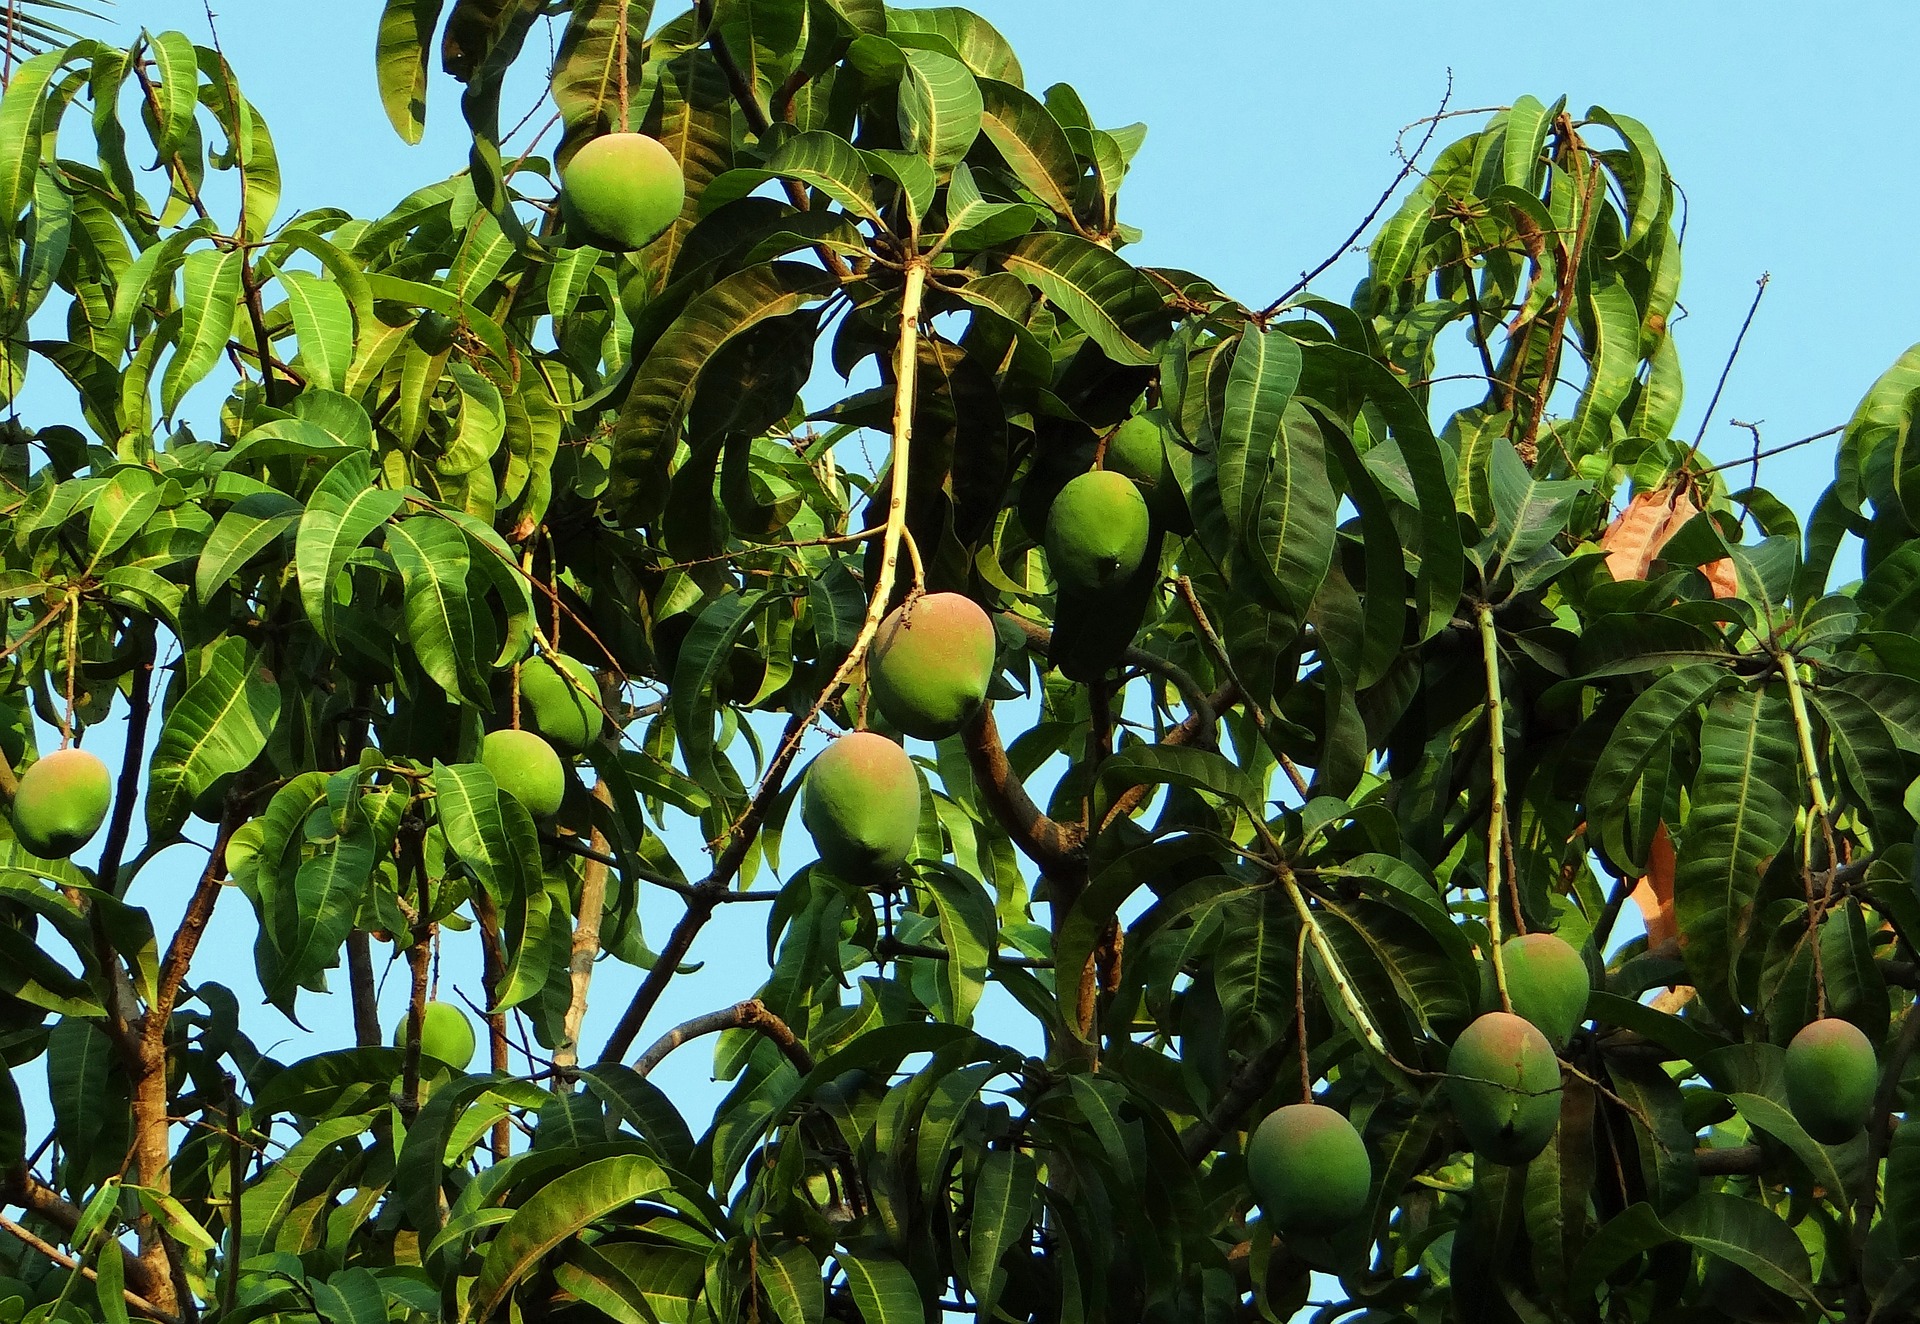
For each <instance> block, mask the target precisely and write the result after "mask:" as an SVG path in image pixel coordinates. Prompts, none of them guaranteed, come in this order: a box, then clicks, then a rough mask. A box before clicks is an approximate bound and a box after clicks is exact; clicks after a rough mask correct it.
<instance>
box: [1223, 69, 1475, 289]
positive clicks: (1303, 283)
mask: <svg viewBox="0 0 1920 1324" xmlns="http://www.w3.org/2000/svg"><path fill="white" fill-rule="evenodd" d="M1451 100H1453V70H1452V69H1451V68H1449V69H1448V70H1447V90H1446V91H1445V92H1444V93H1442V94H1441V97H1440V109H1439V110H1438V111H1436V112H1435V113H1434V114H1432V115H1430V116H1428V117H1427V132H1426V136H1425V137H1423V138H1421V139H1420V145H1419V146H1418V147H1416V148H1415V149H1414V152H1413V155H1412V156H1411V157H1404V158H1402V159H1403V160H1404V161H1405V164H1404V165H1402V166H1401V167H1400V170H1399V172H1398V173H1397V174H1395V175H1394V177H1393V182H1392V183H1391V184H1388V185H1387V188H1386V191H1385V192H1384V193H1382V194H1381V195H1380V200H1379V201H1378V202H1376V203H1374V204H1373V208H1372V210H1370V211H1369V212H1368V213H1367V214H1366V215H1365V216H1363V217H1361V218H1360V224H1358V225H1356V226H1354V227H1353V233H1352V234H1350V235H1348V236H1347V237H1346V238H1345V239H1342V240H1341V241H1340V246H1339V247H1338V248H1336V249H1334V250H1333V252H1331V253H1330V254H1328V255H1327V257H1326V259H1325V260H1324V261H1322V262H1321V263H1320V265H1319V266H1317V267H1315V268H1314V269H1313V270H1312V271H1303V272H1301V273H1300V279H1299V280H1298V281H1296V282H1294V285H1293V288H1291V289H1289V290H1288V291H1287V292H1286V293H1285V294H1283V295H1281V296H1280V297H1279V298H1277V299H1275V300H1274V301H1273V302H1272V303H1270V304H1268V305H1267V306H1266V307H1265V308H1262V309H1261V310H1260V312H1259V313H1258V314H1257V315H1256V316H1255V317H1254V321H1255V322H1256V323H1258V322H1264V321H1265V320H1266V319H1267V318H1269V317H1272V316H1273V315H1274V314H1275V313H1278V312H1279V311H1280V310H1281V309H1282V308H1284V307H1286V306H1287V302H1288V301H1289V300H1290V299H1292V298H1293V296H1294V295H1296V294H1298V293H1300V291H1302V290H1304V289H1306V288H1307V286H1309V285H1311V284H1312V283H1313V282H1314V280H1315V279H1316V278H1318V277H1319V275H1320V273H1322V272H1323V271H1325V270H1326V269H1327V268H1328V267H1331V266H1332V265H1333V264H1334V263H1336V262H1338V261H1339V260H1340V259H1341V258H1343V257H1345V256H1346V255H1347V250H1348V249H1350V248H1352V247H1353V245H1354V242H1355V241H1356V240H1358V239H1359V238H1360V236H1361V235H1363V234H1365V233H1366V231H1367V227H1368V226H1369V225H1372V224H1373V221H1374V218H1375V217H1376V216H1378V215H1379V214H1380V213H1381V211H1382V210H1383V209H1384V208H1385V207H1386V205H1387V202H1388V201H1389V200H1390V199H1391V198H1392V197H1393V195H1394V194H1395V193H1396V192H1398V191H1399V188H1400V185H1402V184H1403V183H1405V182H1406V179H1407V176H1408V175H1410V174H1412V173H1413V171H1414V162H1416V161H1418V160H1419V159H1420V154H1421V153H1422V152H1424V151H1426V150H1427V144H1428V143H1430V142H1432V141H1433V135H1434V133H1435V131H1436V130H1438V129H1439V127H1440V121H1441V120H1442V119H1444V118H1445V117H1446V111H1447V102H1449V101H1451ZM1419 122H1420V121H1418V120H1415V121H1414V123H1415V124H1418V123H1419ZM1408 127H1409V128H1411V127H1412V126H1411V125H1409V126H1408ZM1405 131H1406V130H1404V129H1403V130H1401V132H1402V133H1404V132H1405ZM1394 146H1395V149H1396V150H1398V147H1399V143H1398V142H1397V141H1396V143H1395V144H1394Z"/></svg>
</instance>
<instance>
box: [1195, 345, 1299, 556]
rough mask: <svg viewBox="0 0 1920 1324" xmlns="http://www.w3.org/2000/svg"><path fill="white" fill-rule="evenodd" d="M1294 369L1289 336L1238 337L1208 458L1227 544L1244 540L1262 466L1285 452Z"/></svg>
mask: <svg viewBox="0 0 1920 1324" xmlns="http://www.w3.org/2000/svg"><path fill="white" fill-rule="evenodd" d="M1300 365H1301V358H1300V346H1299V343H1298V342H1297V341H1295V340H1294V339H1293V337H1292V336H1289V335H1286V334H1284V333H1282V332H1279V331H1266V332H1262V331H1259V330H1257V329H1255V328H1253V327H1248V328H1246V329H1245V330H1243V331H1242V332H1241V333H1240V340H1239V344H1238V345H1237V346H1236V347H1235V349H1234V351H1233V366H1232V368H1231V369H1230V370H1229V372H1228V374H1227V392H1226V407H1225V409H1224V410H1223V411H1222V413H1221V416H1220V438H1219V441H1218V444H1217V445H1216V446H1215V448H1214V456H1213V469H1214V484H1215V486H1216V487H1217V489H1218V491H1219V498H1220V508H1221V510H1222V512H1223V513H1224V514H1225V516H1226V521H1227V524H1226V532H1227V543H1228V545H1229V546H1238V545H1240V544H1242V543H1243V542H1245V541H1246V540H1247V538H1248V534H1249V529H1250V526H1251V522H1252V519H1253V515H1254V509H1255V503H1256V502H1257V501H1258V499H1259V496H1260V491H1261V487H1262V485H1263V483H1264V481H1265V478H1266V473H1267V469H1268V466H1269V464H1270V462H1271V460H1272V457H1273V454H1274V452H1275V451H1276V450H1283V449H1284V448H1285V443H1284V442H1283V441H1282V438H1281V429H1282V427H1283V426H1284V423H1283V420H1284V419H1285V417H1286V411H1287V405H1288V404H1289V403H1291V402H1292V400H1293V391H1294V388H1295V387H1296V386H1298V385H1299V384H1300Z"/></svg>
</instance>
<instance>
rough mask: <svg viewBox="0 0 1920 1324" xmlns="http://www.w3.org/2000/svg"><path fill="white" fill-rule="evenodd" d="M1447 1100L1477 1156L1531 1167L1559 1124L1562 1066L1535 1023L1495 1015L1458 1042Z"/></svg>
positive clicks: (1501, 1013) (1467, 1031)
mask: <svg viewBox="0 0 1920 1324" xmlns="http://www.w3.org/2000/svg"><path fill="white" fill-rule="evenodd" d="M1447 1096H1448V1098H1450V1099H1451V1100H1452V1101H1453V1112H1454V1116H1455V1117H1457V1118H1458V1119H1459V1121H1460V1128H1461V1129H1462V1130H1463V1131H1465V1132H1466V1133H1467V1140H1468V1143H1470V1144H1471V1145H1472V1146H1473V1152H1474V1153H1475V1154H1477V1155H1479V1156H1480V1157H1482V1158H1485V1159H1490V1160H1492V1161H1493V1162H1495V1163H1525V1162H1527V1160H1529V1159H1531V1158H1533V1157H1534V1155H1536V1154H1538V1153H1539V1152H1540V1151H1541V1150H1543V1149H1545V1148H1546V1147H1547V1142H1548V1141H1550V1140H1552V1139H1553V1133H1554V1131H1555V1130H1556V1129H1557V1128H1558V1127H1559V1125H1560V1062H1559V1060H1558V1059H1557V1058H1555V1057H1554V1055H1553V1045H1551V1044H1549V1043H1548V1042H1547V1039H1546V1036H1545V1035H1543V1034H1541V1033H1540V1031H1539V1030H1537V1029H1535V1028H1534V1026H1533V1023H1532V1022H1531V1021H1527V1020H1524V1019H1522V1018H1521V1017H1519V1016H1515V1015H1513V1014H1512V1013H1510V1012H1504V1011H1490V1012H1488V1013H1487V1014H1486V1015H1484V1016H1482V1017H1480V1018H1479V1019H1478V1020H1476V1021H1474V1022H1473V1023H1472V1024H1471V1025H1469V1026H1467V1028H1466V1029H1464V1030H1462V1031H1461V1032H1460V1037H1459V1038H1458V1039H1456V1040H1454V1042H1453V1049H1452V1051H1451V1052H1449V1053H1448V1054H1447Z"/></svg>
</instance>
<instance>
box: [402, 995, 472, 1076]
mask: <svg viewBox="0 0 1920 1324" xmlns="http://www.w3.org/2000/svg"><path fill="white" fill-rule="evenodd" d="M426 1013H427V1015H426V1019H425V1020H424V1021H423V1022H422V1023H421V1026H420V1056H421V1057H430V1058H432V1059H433V1060H434V1061H436V1062H444V1063H445V1064H446V1065H448V1066H450V1067H452V1068H453V1069H454V1070H455V1071H465V1070H466V1069H467V1068H468V1067H469V1066H471V1065H472V1064H473V1054H474V1050H475V1048H477V1047H478V1043H477V1041H476V1040H475V1039H474V1037H473V1022H472V1021H469V1020H468V1019H467V1014H466V1013H465V1012H463V1011H461V1010H460V1008H458V1007H456V1006H454V1005H453V1004H452V1003H451V1002H429V1003H428V1004H427V1006H426ZM393 1046H394V1047H395V1048H405V1047H406V1046H407V1017H406V1016H404V1015H403V1016H402V1017H401V1018H400V1023H399V1024H398V1025H396V1026H394V1027H393Z"/></svg>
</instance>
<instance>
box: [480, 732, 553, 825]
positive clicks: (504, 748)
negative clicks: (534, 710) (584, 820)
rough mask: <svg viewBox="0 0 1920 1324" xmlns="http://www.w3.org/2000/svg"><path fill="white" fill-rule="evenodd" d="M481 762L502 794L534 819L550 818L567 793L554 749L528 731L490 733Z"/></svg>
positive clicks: (481, 747)
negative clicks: (517, 803)
mask: <svg viewBox="0 0 1920 1324" xmlns="http://www.w3.org/2000/svg"><path fill="white" fill-rule="evenodd" d="M480 761H481V762H482V763H484V764H485V765H486V767H487V771H488V772H490V773H492V774H493V780H494V781H495V782H496V783H498V784H499V787H500V789H501V790H503V791H505V792H506V793H507V794H508V795H511V796H512V797H513V798H514V799H516V800H518V801H519V802H520V803H521V804H522V805H524V806H526V810H527V812H528V813H529V814H532V815H533V816H534V817H535V818H551V817H552V816H553V815H554V814H556V813H558V812H559V810H560V801H561V800H562V799H563V798H564V797H565V796H566V793H567V772H566V768H565V767H564V766H563V765H562V764H561V762H560V756H559V755H558V754H556V753H554V752H553V746H552V745H549V744H548V743H547V742H546V741H544V740H542V739H541V738H540V737H539V736H537V735H535V734H534V733H533V732H531V731H489V732H487V738H486V739H485V740H483V741H481V742H480Z"/></svg>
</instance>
